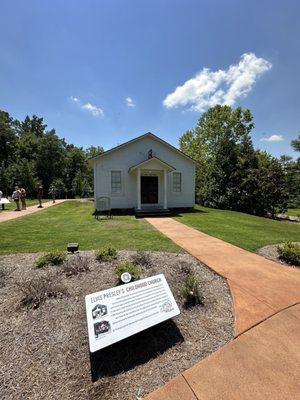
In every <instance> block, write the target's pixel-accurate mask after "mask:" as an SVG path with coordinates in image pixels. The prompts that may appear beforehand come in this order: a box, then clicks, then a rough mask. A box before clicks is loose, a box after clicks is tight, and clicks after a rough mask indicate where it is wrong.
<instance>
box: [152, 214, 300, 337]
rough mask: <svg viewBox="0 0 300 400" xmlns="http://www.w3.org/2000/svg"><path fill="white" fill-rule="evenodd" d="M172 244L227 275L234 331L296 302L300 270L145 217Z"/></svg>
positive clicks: (175, 224)
mask: <svg viewBox="0 0 300 400" xmlns="http://www.w3.org/2000/svg"><path fill="white" fill-rule="evenodd" d="M146 219H147V221H148V222H149V223H150V224H152V225H153V226H154V227H155V228H157V229H158V230H159V231H160V232H162V233H164V234H165V235H166V236H168V237H169V238H170V239H172V240H173V241H174V242H175V243H177V244H178V245H179V246H181V247H182V248H183V249H185V250H186V251H187V252H188V253H190V254H192V255H193V256H194V257H196V258H198V260H200V261H202V262H203V263H204V264H206V265H207V266H209V267H210V268H211V269H213V270H214V271H216V272H217V273H218V274H220V275H222V276H223V277H225V278H227V281H228V284H229V287H230V290H231V293H232V298H233V303H234V312H235V334H236V336H238V335H240V334H241V333H242V332H244V331H246V330H248V329H249V328H251V327H253V326H255V325H256V324H258V323H259V322H261V321H263V320H265V319H266V318H268V317H270V316H271V315H273V314H275V313H277V312H279V311H281V310H283V309H285V308H287V307H289V306H292V305H294V304H296V303H298V302H300V271H299V270H297V269H293V268H290V267H287V266H284V265H281V264H278V263H275V262H273V261H270V260H267V259H265V258H263V257H261V256H259V255H257V254H254V253H250V252H248V251H246V250H243V249H241V248H239V247H236V246H233V245H231V244H229V243H226V242H224V241H223V240H220V239H217V238H214V237H212V236H209V235H206V234H205V233H202V232H200V231H198V230H196V229H193V228H190V227H188V226H186V225H184V224H182V223H181V222H178V221H175V220H174V219H172V218H146Z"/></svg>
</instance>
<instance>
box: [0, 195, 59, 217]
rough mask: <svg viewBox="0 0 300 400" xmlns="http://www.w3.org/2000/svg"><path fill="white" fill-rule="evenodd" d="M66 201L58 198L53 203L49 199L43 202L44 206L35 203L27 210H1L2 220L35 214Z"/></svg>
mask: <svg viewBox="0 0 300 400" xmlns="http://www.w3.org/2000/svg"><path fill="white" fill-rule="evenodd" d="M64 201H65V200H56V202H55V203H54V204H53V203H52V201H47V202H46V203H43V208H38V206H37V205H35V206H30V207H27V209H26V210H22V211H0V222H4V221H9V220H11V219H15V218H20V217H24V215H29V214H33V213H35V212H38V211H42V210H45V209H46V208H49V207H52V206H55V205H56V204H60V203H62V202H64Z"/></svg>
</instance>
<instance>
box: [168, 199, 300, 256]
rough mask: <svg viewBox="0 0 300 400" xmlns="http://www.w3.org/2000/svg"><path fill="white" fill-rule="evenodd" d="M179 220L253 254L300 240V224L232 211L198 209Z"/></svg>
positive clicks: (179, 216)
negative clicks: (266, 247)
mask: <svg viewBox="0 0 300 400" xmlns="http://www.w3.org/2000/svg"><path fill="white" fill-rule="evenodd" d="M175 219H177V220H178V221H180V222H182V223H184V224H186V225H189V226H192V227H194V228H196V229H199V230H200V231H202V232H204V233H207V234H209V235H212V236H215V237H217V238H219V239H223V240H225V241H226V242H229V243H231V244H234V245H236V246H239V247H241V248H243V249H246V250H249V251H255V250H257V249H258V248H260V247H263V246H266V245H268V244H275V243H282V242H285V241H300V224H297V223H293V222H286V221H275V220H271V219H267V218H262V217H256V216H253V215H249V214H244V213H240V212H235V211H228V210H215V209H212V208H206V207H201V206H196V207H195V210H194V211H192V212H186V213H180V214H177V215H176V216H175Z"/></svg>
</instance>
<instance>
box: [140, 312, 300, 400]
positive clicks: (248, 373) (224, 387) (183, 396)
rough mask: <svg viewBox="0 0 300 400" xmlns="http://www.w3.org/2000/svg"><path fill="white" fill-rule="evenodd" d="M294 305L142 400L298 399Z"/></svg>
mask: <svg viewBox="0 0 300 400" xmlns="http://www.w3.org/2000/svg"><path fill="white" fill-rule="evenodd" d="M299 327H300V305H296V306H293V307H291V308H288V309H286V310H284V311H281V312H280V313H278V314H276V315H274V316H272V317H270V318H269V319H267V320H266V321H264V322H262V323H261V324H259V325H257V326H256V327H254V328H253V329H250V330H249V331H247V332H245V333H243V334H242V335H241V336H239V337H238V338H236V339H234V340H233V341H232V342H230V343H228V344H227V345H226V346H224V347H223V348H222V349H220V350H219V351H217V352H216V353H214V354H212V355H211V356H209V357H207V358H205V359H204V360H202V361H200V362H199V363H198V364H196V365H194V366H193V367H192V368H190V369H188V370H187V371H185V372H183V373H182V374H181V375H179V376H178V377H177V378H175V379H173V380H172V381H170V382H168V383H167V384H166V385H165V386H163V387H162V388H160V389H158V390H156V391H155V392H153V393H151V394H150V395H148V396H147V397H145V399H144V400H297V399H300V380H299V367H300V353H299V349H300V333H299Z"/></svg>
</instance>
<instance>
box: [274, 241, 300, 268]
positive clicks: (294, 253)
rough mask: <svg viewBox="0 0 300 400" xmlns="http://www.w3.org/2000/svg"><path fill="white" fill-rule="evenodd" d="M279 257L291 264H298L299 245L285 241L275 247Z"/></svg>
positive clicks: (299, 263)
mask: <svg viewBox="0 0 300 400" xmlns="http://www.w3.org/2000/svg"><path fill="white" fill-rule="evenodd" d="M277 251H278V254H279V258H280V259H281V260H283V261H285V262H286V263H288V264H291V265H297V266H299V265H300V245H299V244H298V243H292V242H286V243H283V244H282V245H280V246H278V247H277Z"/></svg>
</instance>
